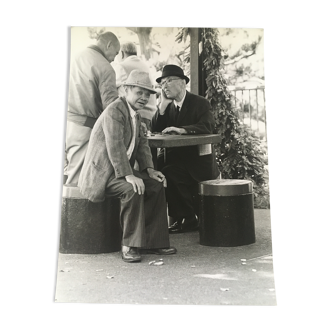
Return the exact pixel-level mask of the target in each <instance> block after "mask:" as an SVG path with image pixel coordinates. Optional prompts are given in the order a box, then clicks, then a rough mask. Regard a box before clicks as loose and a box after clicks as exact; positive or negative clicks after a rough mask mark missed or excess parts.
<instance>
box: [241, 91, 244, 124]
mask: <svg viewBox="0 0 332 332" xmlns="http://www.w3.org/2000/svg"><path fill="white" fill-rule="evenodd" d="M241 111H242V124H243V123H244V102H243V89H242V107H241Z"/></svg>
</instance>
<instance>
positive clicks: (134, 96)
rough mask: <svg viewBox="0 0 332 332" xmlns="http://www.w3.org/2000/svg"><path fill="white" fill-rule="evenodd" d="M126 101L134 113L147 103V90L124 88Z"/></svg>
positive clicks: (135, 87)
mask: <svg viewBox="0 0 332 332" xmlns="http://www.w3.org/2000/svg"><path fill="white" fill-rule="evenodd" d="M125 91H126V99H127V101H128V103H129V104H130V106H131V107H132V108H133V109H134V110H135V111H136V110H139V109H141V108H143V107H144V106H145V105H146V104H147V103H148V101H149V98H150V94H151V93H150V92H149V90H146V89H143V88H140V87H138V86H132V87H130V86H126V87H125Z"/></svg>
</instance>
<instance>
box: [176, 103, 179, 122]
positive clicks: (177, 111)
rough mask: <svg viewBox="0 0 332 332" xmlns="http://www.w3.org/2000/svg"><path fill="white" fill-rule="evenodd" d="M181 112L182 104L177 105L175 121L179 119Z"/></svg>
mask: <svg viewBox="0 0 332 332" xmlns="http://www.w3.org/2000/svg"><path fill="white" fill-rule="evenodd" d="M179 114H180V106H176V112H175V122H177V121H178V117H179Z"/></svg>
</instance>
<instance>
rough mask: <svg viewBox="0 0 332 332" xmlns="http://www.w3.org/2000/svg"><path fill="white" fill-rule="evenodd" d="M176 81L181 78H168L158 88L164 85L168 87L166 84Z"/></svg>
mask: <svg viewBox="0 0 332 332" xmlns="http://www.w3.org/2000/svg"><path fill="white" fill-rule="evenodd" d="M178 80H182V78H170V79H168V80H166V81H164V82H161V83H160V86H161V87H162V88H163V87H164V86H165V85H166V84H167V85H168V84H170V83H172V82H173V81H178Z"/></svg>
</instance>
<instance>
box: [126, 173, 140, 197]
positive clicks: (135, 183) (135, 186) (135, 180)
mask: <svg viewBox="0 0 332 332" xmlns="http://www.w3.org/2000/svg"><path fill="white" fill-rule="evenodd" d="M125 179H126V181H127V182H129V183H131V185H132V186H133V189H134V191H135V193H138V194H139V195H144V191H145V186H144V182H143V180H142V179H140V178H138V177H136V176H135V175H127V176H125Z"/></svg>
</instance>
